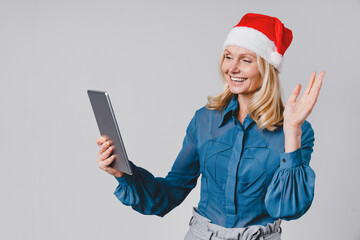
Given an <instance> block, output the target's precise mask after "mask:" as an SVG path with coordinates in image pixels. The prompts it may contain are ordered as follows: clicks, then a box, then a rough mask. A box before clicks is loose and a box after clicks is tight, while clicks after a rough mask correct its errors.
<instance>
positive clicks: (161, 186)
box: [115, 96, 315, 228]
mask: <svg viewBox="0 0 360 240" xmlns="http://www.w3.org/2000/svg"><path fill="white" fill-rule="evenodd" d="M237 109H238V101H237V97H236V96H234V98H233V99H232V101H231V102H230V103H229V105H228V106H227V108H226V109H225V110H224V111H223V112H222V113H220V112H219V111H216V110H208V109H206V108H205V107H204V108H201V109H200V110H198V111H197V112H196V114H195V116H194V117H193V119H192V120H191V122H190V124H189V126H188V128H187V131H186V136H185V139H184V142H183V147H182V149H181V151H180V153H179V155H178V157H177V158H176V160H175V162H174V165H173V167H172V169H171V171H170V172H169V173H168V174H167V176H166V177H165V178H159V177H157V178H156V177H154V176H153V175H152V174H151V173H149V172H148V171H147V170H145V169H143V168H140V167H137V166H135V165H134V164H132V163H131V164H132V167H133V170H134V174H133V175H124V176H123V177H121V178H116V179H117V180H118V182H119V185H118V187H117V188H116V191H115V195H116V196H117V198H118V199H119V200H120V201H121V202H122V203H124V204H125V205H130V206H131V207H132V208H133V209H135V210H136V211H138V212H140V213H142V214H155V215H159V216H164V215H165V214H167V213H168V212H169V211H171V210H172V209H173V208H174V207H176V206H178V205H179V204H180V203H181V202H182V201H183V200H184V199H185V197H186V196H187V195H188V194H189V192H190V191H191V190H192V189H193V188H194V187H195V185H196V182H197V179H198V177H199V176H200V175H201V196H200V202H199V204H198V213H199V214H201V215H202V216H204V217H206V218H208V219H210V220H211V221H212V222H213V223H215V224H218V225H221V226H223V227H227V228H230V227H246V226H249V225H266V224H267V223H270V222H274V221H275V220H277V219H279V218H280V219H285V220H291V219H296V218H299V217H301V216H302V215H303V214H304V213H305V212H306V211H307V210H308V209H309V207H310V205H311V203H312V200H313V196H314V182H315V173H314V171H313V170H312V169H311V168H310V166H309V162H310V157H311V153H312V151H313V145H314V132H313V130H312V128H311V125H310V123H309V122H307V121H305V122H304V124H303V125H302V127H301V130H302V136H301V148H299V149H298V150H295V151H293V152H290V153H285V152H284V133H283V130H282V128H281V127H280V128H279V129H278V130H276V131H267V130H261V131H260V130H259V129H258V127H257V125H256V123H255V122H254V121H253V120H252V119H251V118H250V116H249V115H248V116H247V117H246V118H245V120H244V122H243V124H240V122H239V121H238V120H237V117H236V116H235V115H234V114H235V112H236V110H237Z"/></svg>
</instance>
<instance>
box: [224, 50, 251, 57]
mask: <svg viewBox="0 0 360 240" xmlns="http://www.w3.org/2000/svg"><path fill="white" fill-rule="evenodd" d="M224 53H225V54H226V53H228V54H231V52H229V51H228V50H226V49H225V50H224ZM240 56H251V57H253V58H256V55H254V54H252V53H241V54H240Z"/></svg>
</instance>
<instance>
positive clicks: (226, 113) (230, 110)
mask: <svg viewBox="0 0 360 240" xmlns="http://www.w3.org/2000/svg"><path fill="white" fill-rule="evenodd" d="M238 108H239V102H238V100H237V94H235V95H234V96H233V98H232V99H231V101H230V102H229V104H228V105H227V107H226V108H225V109H224V110H223V111H222V113H221V119H220V124H219V126H218V127H221V126H222V125H224V123H225V122H226V121H227V120H228V119H229V118H230V116H231V114H234V113H235V112H236V110H237V109H238Z"/></svg>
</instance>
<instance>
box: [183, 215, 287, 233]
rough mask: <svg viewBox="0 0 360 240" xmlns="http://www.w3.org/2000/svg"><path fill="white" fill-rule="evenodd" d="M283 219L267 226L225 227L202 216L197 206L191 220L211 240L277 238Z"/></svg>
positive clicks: (192, 224)
mask: <svg viewBox="0 0 360 240" xmlns="http://www.w3.org/2000/svg"><path fill="white" fill-rule="evenodd" d="M280 224H281V219H278V220H276V221H275V222H273V223H268V224H267V226H262V225H251V226H248V227H245V228H225V227H222V226H219V225H217V224H214V223H212V222H211V220H209V219H207V218H206V217H203V216H201V215H200V214H199V213H197V208H194V209H193V216H192V218H191V220H190V226H191V228H196V232H197V233H200V234H201V235H203V236H205V235H207V236H208V237H206V238H204V239H211V240H225V239H238V240H252V239H259V240H263V239H264V240H270V239H271V240H272V239H273V240H277V239H280V235H281V227H280Z"/></svg>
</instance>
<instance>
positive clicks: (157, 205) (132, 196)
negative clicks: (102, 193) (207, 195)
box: [114, 115, 200, 216]
mask: <svg viewBox="0 0 360 240" xmlns="http://www.w3.org/2000/svg"><path fill="white" fill-rule="evenodd" d="M195 126H196V115H195V116H194V117H193V119H192V120H191V122H190V124H189V126H188V127H187V130H186V136H185V138H184V141H183V146H182V149H181V151H180V153H179V154H178V156H177V158H176V160H175V162H174V164H173V166H172V169H171V171H170V172H169V173H168V174H167V176H166V177H165V178H160V177H154V176H153V175H152V174H151V173H150V172H148V171H147V170H145V169H143V168H141V167H137V166H135V165H134V164H133V163H131V167H132V169H133V175H127V174H125V175H124V176H123V177H121V178H116V179H117V181H118V182H119V185H118V187H117V188H116V190H115V193H114V194H115V196H116V197H117V198H118V199H119V200H120V201H121V202H122V203H123V204H125V205H128V206H131V207H132V208H133V209H134V210H136V211H138V212H140V213H142V214H146V215H150V214H151V215H158V216H164V215H165V214H167V213H168V212H170V211H171V210H172V209H173V208H175V207H176V206H178V205H179V204H180V203H181V202H182V201H183V200H184V199H185V197H186V196H187V195H188V194H189V193H190V191H191V190H192V189H193V188H194V187H195V186H196V182H197V178H198V176H199V174H200V173H199V169H200V167H199V160H198V159H199V158H198V153H197V151H196V142H195V138H194V136H195Z"/></svg>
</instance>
